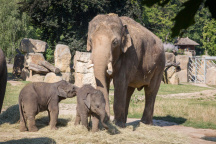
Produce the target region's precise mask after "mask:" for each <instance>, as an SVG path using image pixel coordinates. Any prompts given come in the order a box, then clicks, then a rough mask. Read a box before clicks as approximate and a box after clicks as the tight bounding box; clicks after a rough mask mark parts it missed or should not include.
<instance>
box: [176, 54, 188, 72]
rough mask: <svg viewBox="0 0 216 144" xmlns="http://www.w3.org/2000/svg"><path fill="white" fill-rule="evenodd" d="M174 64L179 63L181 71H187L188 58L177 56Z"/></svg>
mask: <svg viewBox="0 0 216 144" xmlns="http://www.w3.org/2000/svg"><path fill="white" fill-rule="evenodd" d="M176 62H180V68H181V70H187V68H188V64H189V56H187V55H177V56H176Z"/></svg>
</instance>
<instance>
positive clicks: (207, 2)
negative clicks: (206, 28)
mask: <svg viewBox="0 0 216 144" xmlns="http://www.w3.org/2000/svg"><path fill="white" fill-rule="evenodd" d="M173 1H175V0H164V1H161V0H141V3H142V4H143V5H147V6H148V7H151V6H153V5H154V4H158V5H160V6H165V5H167V4H169V2H173ZM181 1H182V2H183V4H182V6H181V10H180V11H179V12H178V14H177V15H176V16H175V18H174V19H173V21H175V25H174V27H173V28H172V37H175V36H178V35H179V34H180V31H181V30H185V29H187V28H188V27H189V26H191V25H193V24H194V23H195V19H194V18H195V15H196V13H197V12H198V11H199V9H200V7H203V6H204V7H206V8H208V9H209V11H210V13H211V14H212V17H213V18H215V19H216V1H215V0H187V1H186V0H181ZM182 33H184V31H182ZM181 35H182V34H181Z"/></svg>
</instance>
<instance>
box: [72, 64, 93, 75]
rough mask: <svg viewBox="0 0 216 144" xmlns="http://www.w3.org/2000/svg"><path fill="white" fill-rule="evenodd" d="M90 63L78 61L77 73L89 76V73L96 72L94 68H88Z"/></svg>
mask: <svg viewBox="0 0 216 144" xmlns="http://www.w3.org/2000/svg"><path fill="white" fill-rule="evenodd" d="M88 65H89V64H88V63H83V62H81V61H77V62H76V65H75V72H76V73H83V74H87V73H93V72H94V68H93V67H90V68H88Z"/></svg>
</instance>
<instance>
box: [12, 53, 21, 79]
mask: <svg viewBox="0 0 216 144" xmlns="http://www.w3.org/2000/svg"><path fill="white" fill-rule="evenodd" d="M23 68H24V55H22V54H17V55H16V56H15V58H14V65H13V75H15V76H17V77H20V75H21V73H22V69H23Z"/></svg>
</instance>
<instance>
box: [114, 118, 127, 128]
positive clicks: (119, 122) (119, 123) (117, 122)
mask: <svg viewBox="0 0 216 144" xmlns="http://www.w3.org/2000/svg"><path fill="white" fill-rule="evenodd" d="M114 123H115V125H117V126H119V127H121V128H125V123H124V122H122V121H117V120H114Z"/></svg>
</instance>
